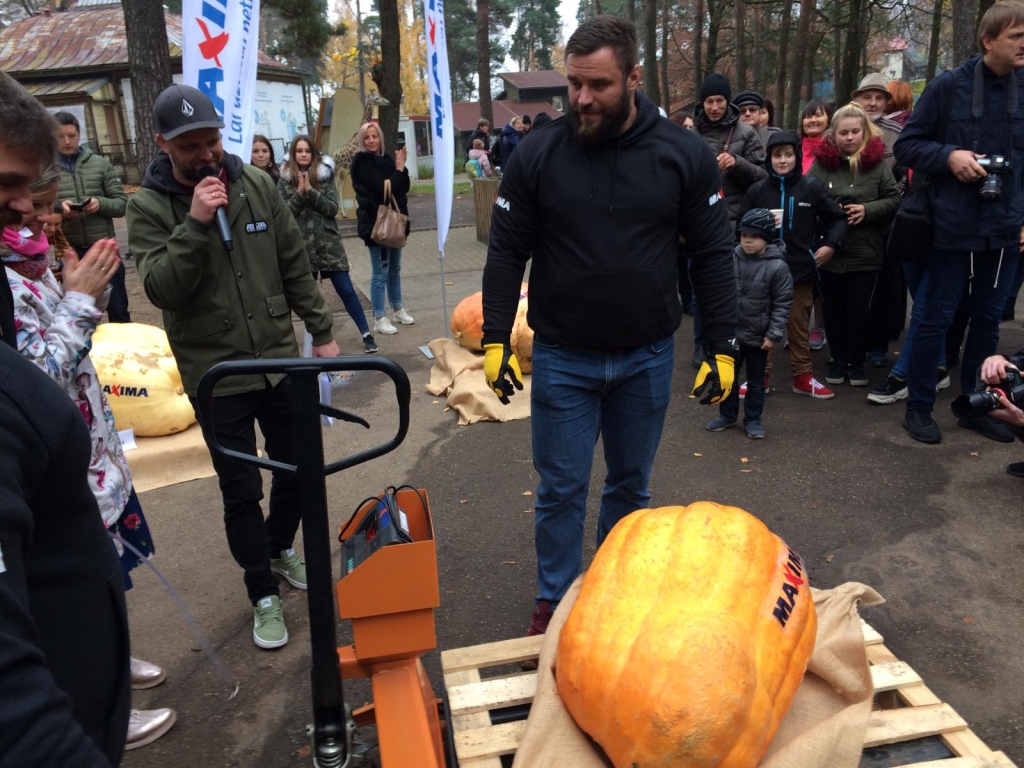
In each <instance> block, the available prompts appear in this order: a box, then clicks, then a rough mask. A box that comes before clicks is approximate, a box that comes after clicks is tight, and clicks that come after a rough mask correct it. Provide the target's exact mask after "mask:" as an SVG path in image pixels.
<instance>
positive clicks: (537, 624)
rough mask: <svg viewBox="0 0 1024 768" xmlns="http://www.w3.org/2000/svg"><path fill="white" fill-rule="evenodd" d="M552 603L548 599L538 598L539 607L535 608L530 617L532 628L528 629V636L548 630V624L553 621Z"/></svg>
mask: <svg viewBox="0 0 1024 768" xmlns="http://www.w3.org/2000/svg"><path fill="white" fill-rule="evenodd" d="M553 614H554V611H552V610H551V603H549V602H548V601H547V600H538V601H537V607H536V608H534V609H533V616H532V617H531V618H530V628H529V629H528V630H526V636H527V637H531V636H533V635H543V634H544V633H545V632H547V631H548V624H550V623H551V616H552V615H553Z"/></svg>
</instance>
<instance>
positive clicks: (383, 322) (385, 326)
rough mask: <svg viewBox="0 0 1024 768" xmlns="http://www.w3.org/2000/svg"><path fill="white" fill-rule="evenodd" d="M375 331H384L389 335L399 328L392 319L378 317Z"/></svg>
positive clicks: (396, 331)
mask: <svg viewBox="0 0 1024 768" xmlns="http://www.w3.org/2000/svg"><path fill="white" fill-rule="evenodd" d="M373 332H374V333H383V334H384V335H389V334H392V333H398V329H397V328H395V326H393V325H392V324H391V321H390V320H388V319H387V318H386V317H378V318H377V321H376V322H375V323H374V324H373Z"/></svg>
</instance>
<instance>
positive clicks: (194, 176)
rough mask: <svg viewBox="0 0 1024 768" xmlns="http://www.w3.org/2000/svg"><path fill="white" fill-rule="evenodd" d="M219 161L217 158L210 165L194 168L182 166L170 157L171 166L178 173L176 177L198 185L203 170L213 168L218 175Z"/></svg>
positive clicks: (201, 178)
mask: <svg viewBox="0 0 1024 768" xmlns="http://www.w3.org/2000/svg"><path fill="white" fill-rule="evenodd" d="M221 159H222V158H219V157H218V158H214V160H213V162H212V163H210V164H209V165H201V166H199V167H194V166H189V165H182V164H181V163H179V162H178V161H177V160H175V159H174V158H173V157H172V158H171V165H172V166H173V167H174V170H176V171H177V172H178V175H179V176H181V178H183V179H187V180H188V181H191V182H193V183H195V184H198V183H199V182H200V181H202V180H203V173H202V171H203V168H215V169H216V170H217V173H218V174H219V173H220V162H221Z"/></svg>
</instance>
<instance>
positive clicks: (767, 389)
mask: <svg viewBox="0 0 1024 768" xmlns="http://www.w3.org/2000/svg"><path fill="white" fill-rule="evenodd" d="M769 383H770V379H769V378H768V377H767V376H765V377H764V393H765V394H766V395H767V394H768V393H769V392H771V391H772V388H771V387H770V386H768V385H769ZM746 397H747V382H745V381H744V382H743V383H742V384H740V400H744V399H746Z"/></svg>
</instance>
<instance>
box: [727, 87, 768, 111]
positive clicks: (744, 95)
mask: <svg viewBox="0 0 1024 768" xmlns="http://www.w3.org/2000/svg"><path fill="white" fill-rule="evenodd" d="M732 103H733V104H735V105H736V106H737V107H739V106H742V105H743V104H756V105H757V108H758V109H764V97H763V96H762V95H761V94H760V93H758V92H757V91H740V92H739V93H737V94H736V98H735V99H733V102H732Z"/></svg>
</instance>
